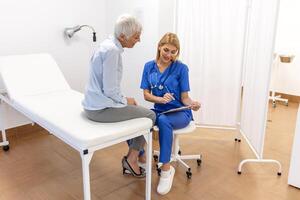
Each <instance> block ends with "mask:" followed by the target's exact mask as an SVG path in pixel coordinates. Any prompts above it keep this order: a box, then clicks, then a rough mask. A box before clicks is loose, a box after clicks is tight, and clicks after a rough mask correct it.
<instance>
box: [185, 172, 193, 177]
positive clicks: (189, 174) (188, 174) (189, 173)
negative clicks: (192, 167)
mask: <svg viewBox="0 0 300 200" xmlns="http://www.w3.org/2000/svg"><path fill="white" fill-rule="evenodd" d="M186 177H187V178H188V179H191V178H192V172H191V171H186Z"/></svg>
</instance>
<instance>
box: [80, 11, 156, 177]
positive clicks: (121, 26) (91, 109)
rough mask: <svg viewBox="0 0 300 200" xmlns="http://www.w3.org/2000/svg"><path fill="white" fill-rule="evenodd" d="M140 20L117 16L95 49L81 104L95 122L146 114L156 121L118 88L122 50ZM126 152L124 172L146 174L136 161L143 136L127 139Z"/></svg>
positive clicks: (131, 41)
mask: <svg viewBox="0 0 300 200" xmlns="http://www.w3.org/2000/svg"><path fill="white" fill-rule="evenodd" d="M141 31H142V26H141V24H140V23H139V22H138V21H137V20H136V18H134V17H132V16H130V15H123V16H120V17H119V18H118V20H117V22H116V24H115V29H114V36H113V37H110V38H109V39H106V40H104V41H103V42H102V43H101V44H100V46H99V48H98V49H97V50H96V51H95V52H94V55H93V56H92V58H91V63H90V74H89V80H88V84H87V87H86V90H85V96H84V100H83V102H82V105H83V107H84V110H85V113H86V116H87V117H88V118H89V119H90V120H93V121H97V122H102V123H106V122H119V121H124V120H129V119H133V118H141V117H147V118H150V119H151V120H152V121H153V123H154V122H155V118H156V117H155V113H154V112H153V111H151V110H149V109H146V108H143V107H141V106H138V105H137V103H136V101H135V99H134V98H132V97H125V96H124V95H123V93H122V91H121V87H120V83H121V78H122V70H123V65H122V53H123V51H124V48H132V47H133V46H134V45H135V44H136V43H137V42H139V41H140V35H141ZM128 144H129V151H128V154H127V156H124V157H123V159H122V167H123V174H131V175H133V176H135V177H145V170H144V169H143V168H141V167H139V165H138V159H139V158H140V161H142V162H145V155H140V157H139V153H140V151H142V150H143V147H144V144H145V139H144V137H143V136H139V137H136V138H134V139H132V140H130V141H128Z"/></svg>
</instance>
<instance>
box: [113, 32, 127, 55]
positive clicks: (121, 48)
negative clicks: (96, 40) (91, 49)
mask: <svg viewBox="0 0 300 200" xmlns="http://www.w3.org/2000/svg"><path fill="white" fill-rule="evenodd" d="M110 38H111V39H112V41H113V43H114V44H115V45H116V46H117V47H118V49H119V50H120V52H121V53H122V52H124V48H123V47H122V45H121V43H120V41H119V40H118V38H116V37H115V36H110Z"/></svg>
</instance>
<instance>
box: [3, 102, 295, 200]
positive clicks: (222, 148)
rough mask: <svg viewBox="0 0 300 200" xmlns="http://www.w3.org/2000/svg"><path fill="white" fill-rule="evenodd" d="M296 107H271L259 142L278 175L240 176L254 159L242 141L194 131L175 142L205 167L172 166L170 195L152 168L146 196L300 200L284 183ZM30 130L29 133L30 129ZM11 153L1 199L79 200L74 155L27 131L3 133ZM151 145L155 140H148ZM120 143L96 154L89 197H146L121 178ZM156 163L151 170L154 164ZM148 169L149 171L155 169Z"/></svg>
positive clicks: (267, 170)
mask: <svg viewBox="0 0 300 200" xmlns="http://www.w3.org/2000/svg"><path fill="white" fill-rule="evenodd" d="M297 107H298V104H296V103H290V104H289V106H288V107H286V106H284V105H278V106H277V108H275V109H273V108H270V110H269V115H268V124H267V133H266V140H265V151H264V152H265V153H264V157H265V158H270V159H277V160H279V161H280V162H281V163H282V166H283V173H282V176H281V177H278V176H277V174H276V173H277V167H276V166H275V165H273V164H254V163H251V164H246V165H245V166H244V168H243V172H242V175H237V166H238V164H239V162H240V161H241V160H242V159H247V158H254V154H253V153H252V152H251V150H250V148H249V147H248V145H247V144H246V141H245V140H243V139H242V142H241V143H236V142H234V137H235V135H236V133H235V132H234V131H225V130H213V129H200V128H199V129H197V131H196V132H195V133H194V134H192V135H189V136H184V137H183V138H182V139H181V143H182V146H181V150H182V152H183V154H184V153H198V152H199V153H200V152H201V153H202V154H203V163H202V165H201V166H200V167H197V164H196V161H193V162H189V164H190V166H191V167H192V171H193V176H192V179H191V180H187V178H186V175H185V169H184V168H182V167H181V166H177V165H176V164H174V166H175V169H176V174H175V178H174V184H173V188H172V190H171V192H170V193H169V194H167V195H165V196H160V195H158V194H157V193H156V186H157V182H158V177H157V175H156V171H155V170H153V175H152V177H153V180H152V199H163V200H174V199H180V200H182V199H184V200H196V199H197V200H201V199H203V200H235V199H237V200H299V199H300V189H297V188H294V187H291V186H289V185H288V184H287V176H288V170H289V161H290V153H291V147H292V142H293V135H294V128H295V127H294V126H295V120H296V112H297ZM28 127H29V128H28ZM9 141H10V144H11V145H10V150H9V151H8V152H4V151H3V150H0V200H31V199H32V200H40V199H41V200H69V199H70V200H72V199H82V195H83V192H82V174H81V160H80V156H79V153H78V152H77V151H75V150H74V149H72V148H71V147H69V146H68V145H66V144H65V143H63V142H61V141H60V140H58V139H57V138H55V137H54V136H52V135H50V134H48V133H47V132H46V131H44V130H41V129H40V128H35V129H34V131H33V129H32V128H31V127H30V126H26V127H25V128H24V127H23V128H22V127H21V128H19V129H15V131H14V132H13V133H10V134H9ZM154 147H155V148H157V141H154ZM126 150H127V146H126V144H125V143H123V144H119V145H115V146H113V147H110V148H107V149H104V150H100V151H98V152H96V153H95V154H94V157H93V159H92V161H91V165H90V169H91V192H92V199H93V200H96V199H100V200H102V199H105V200H118V199H127V200H139V199H144V188H145V182H144V179H142V180H140V179H136V178H133V177H128V176H123V175H122V173H121V158H122V156H123V155H124V153H125V152H126ZM153 166H154V165H153ZM153 169H154V167H153Z"/></svg>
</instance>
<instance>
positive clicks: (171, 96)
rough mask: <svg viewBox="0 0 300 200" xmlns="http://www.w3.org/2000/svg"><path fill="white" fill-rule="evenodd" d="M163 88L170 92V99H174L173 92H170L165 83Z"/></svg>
mask: <svg viewBox="0 0 300 200" xmlns="http://www.w3.org/2000/svg"><path fill="white" fill-rule="evenodd" d="M165 88H166V90H167V92H168V93H170V94H171V98H172V100H175V98H174V97H173V94H174V93H171V92H170V90H169V89H168V87H167V86H166V85H165Z"/></svg>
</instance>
